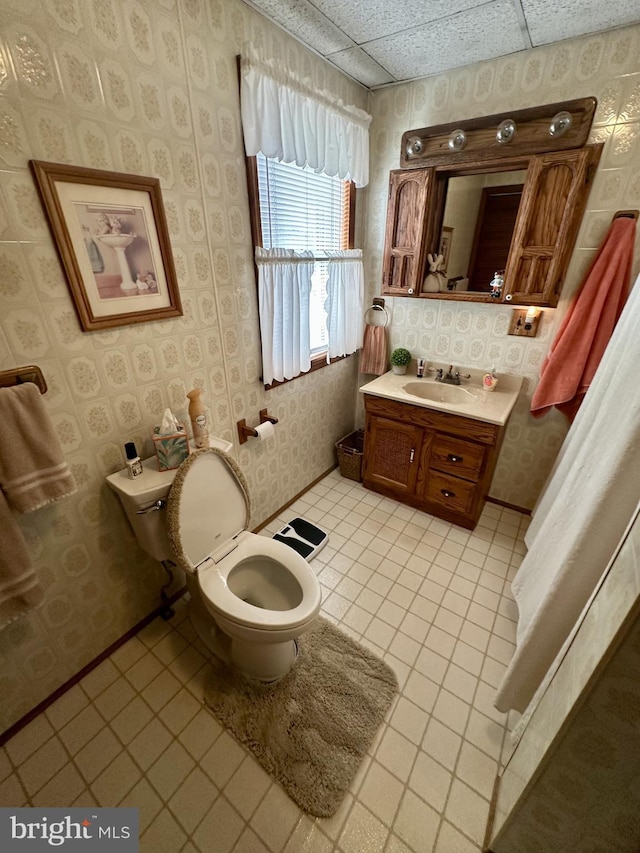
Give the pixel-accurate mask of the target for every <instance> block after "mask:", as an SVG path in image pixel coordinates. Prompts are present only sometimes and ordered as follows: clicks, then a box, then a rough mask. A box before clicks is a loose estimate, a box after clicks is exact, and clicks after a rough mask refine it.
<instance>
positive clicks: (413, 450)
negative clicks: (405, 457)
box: [409, 447, 416, 462]
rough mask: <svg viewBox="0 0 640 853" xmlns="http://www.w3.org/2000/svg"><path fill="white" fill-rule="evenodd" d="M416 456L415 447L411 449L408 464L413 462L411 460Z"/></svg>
mask: <svg viewBox="0 0 640 853" xmlns="http://www.w3.org/2000/svg"><path fill="white" fill-rule="evenodd" d="M415 455H416V450H415V447H412V448H411V453H410V454H409V462H413V458H414V456H415Z"/></svg>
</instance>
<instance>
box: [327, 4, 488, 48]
mask: <svg viewBox="0 0 640 853" xmlns="http://www.w3.org/2000/svg"><path fill="white" fill-rule="evenodd" d="M482 3H483V0H413V2H408V3H407V2H405V3H390V2H389V0H351V2H350V3H345V2H344V0H314V5H315V6H317V8H318V9H320V11H321V12H323V13H324V14H325V15H326V16H327V18H328V19H329V20H330V21H333V23H334V24H335V25H336V26H337V27H340V29H341V30H344V32H345V33H347V34H348V35H349V36H351V38H352V39H353V40H354V41H355V42H357V43H358V44H362V42H365V41H372V40H373V39H377V38H380V37H382V36H388V35H392V34H393V33H398V32H400V31H401V30H408V29H412V28H413V27H416V26H419V25H422V24H426V23H428V22H429V21H435V20H436V19H437V18H444V17H447V16H450V15H454V14H455V13H456V12H460V11H462V10H463V9H470V8H472V7H473V6H479V5H481V4H482Z"/></svg>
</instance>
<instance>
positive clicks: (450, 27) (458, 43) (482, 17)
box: [362, 0, 526, 80]
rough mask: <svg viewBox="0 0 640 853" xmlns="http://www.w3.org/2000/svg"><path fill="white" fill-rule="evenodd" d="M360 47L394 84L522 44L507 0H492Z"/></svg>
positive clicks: (502, 53) (490, 55)
mask: <svg viewBox="0 0 640 853" xmlns="http://www.w3.org/2000/svg"><path fill="white" fill-rule="evenodd" d="M362 47H363V48H364V50H366V52H367V53H368V54H369V55H370V56H371V57H372V58H373V59H375V60H376V62H378V63H379V64H380V65H382V66H383V67H384V68H386V69H387V70H388V71H389V73H390V74H392V75H393V76H394V77H395V78H396V79H397V80H409V79H412V78H415V77H426V76H429V75H432V74H439V73H441V72H443V71H448V70H450V69H452V68H459V67H460V66H462V65H471V64H472V63H474V62H480V61H481V60H483V59H493V58H495V57H497V56H503V55H505V54H508V53H514V52H515V51H518V50H524V49H525V47H526V45H525V41H524V38H523V35H522V31H521V29H520V25H519V23H518V19H517V17H516V13H515V11H514V8H513V5H512V4H511V2H510V0H495V2H493V3H487V4H485V5H484V6H481V7H478V8H475V9H469V10H467V11H464V12H460V13H459V14H457V15H452V16H451V17H449V18H441V19H439V20H438V21H433V22H432V23H430V24H427V25H425V26H421V27H416V28H415V29H412V30H406V31H404V32H401V33H396V34H395V35H393V36H388V37H387V38H381V39H377V40H375V41H371V42H367V43H366V44H364V45H362Z"/></svg>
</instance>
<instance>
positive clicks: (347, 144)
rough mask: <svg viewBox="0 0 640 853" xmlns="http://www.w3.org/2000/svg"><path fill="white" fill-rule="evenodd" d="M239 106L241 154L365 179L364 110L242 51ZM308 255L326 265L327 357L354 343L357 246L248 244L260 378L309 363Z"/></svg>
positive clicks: (359, 305)
mask: <svg viewBox="0 0 640 853" xmlns="http://www.w3.org/2000/svg"><path fill="white" fill-rule="evenodd" d="M241 111H242V126H243V131H244V140H245V150H246V152H247V155H249V156H254V155H256V154H258V153H262V154H263V155H264V156H265V157H269V158H275V159H278V160H280V161H282V162H284V163H296V165H298V166H300V167H303V166H305V165H306V166H309V167H311V168H312V169H314V171H316V172H322V173H324V174H326V175H328V176H330V177H335V176H338V177H340V178H341V179H343V180H351V181H353V183H354V184H355V185H356V186H357V187H363V186H365V185H366V184H367V183H368V180H369V124H370V122H371V116H370V115H368V113H366V112H364V111H363V110H360V109H358V108H357V107H355V106H345V105H344V104H343V103H342V102H341V101H338V100H336V99H335V98H331V97H330V96H329V95H327V94H326V93H324V92H314V91H313V90H311V89H310V88H309V87H308V86H307V85H306V84H303V83H301V82H300V81H298V80H296V79H294V78H293V77H291V76H290V75H286V74H285V73H284V72H281V71H278V70H276V69H275V68H274V67H273V66H272V65H270V64H268V63H265V62H260V61H257V60H254V59H249V58H247V57H243V58H242V61H241ZM314 259H316V260H322V261H323V262H326V264H327V270H328V279H327V287H326V291H327V297H326V301H325V306H324V307H325V311H326V312H327V337H328V351H327V358H328V359H331V358H336V357H338V356H342V355H349V354H350V353H353V352H355V351H356V349H358V348H359V347H361V346H362V335H363V299H364V271H363V265H362V251H361V250H351V249H349V250H342V251H332V252H329V251H326V252H315V253H312V252H310V251H309V252H296V251H293V250H290V249H287V248H281V249H266V250H265V249H260V248H257V249H256V265H257V267H258V293H259V313H260V330H261V336H262V364H263V381H264V383H265V384H266V385H269V384H271V382H273V381H274V380H278V381H283V380H285V379H291V378H293V377H294V376H297V375H298V374H300V373H304V372H305V371H307V370H309V369H310V367H311V345H310V323H309V319H310V299H309V297H310V293H311V276H312V273H313V271H314Z"/></svg>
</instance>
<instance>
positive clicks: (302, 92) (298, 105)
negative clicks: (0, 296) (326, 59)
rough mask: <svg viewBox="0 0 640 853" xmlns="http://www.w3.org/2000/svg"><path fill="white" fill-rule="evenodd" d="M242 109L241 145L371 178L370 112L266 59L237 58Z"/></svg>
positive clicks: (349, 176) (359, 181)
mask: <svg viewBox="0 0 640 853" xmlns="http://www.w3.org/2000/svg"><path fill="white" fill-rule="evenodd" d="M240 87H241V110H242V127H243V131H244V144H245V150H246V152H247V155H248V156H249V157H252V156H254V155H255V154H258V152H260V151H261V152H262V153H263V154H264V155H265V157H275V158H276V159H277V160H281V161H283V162H284V163H296V165H298V166H305V165H309V166H310V167H311V168H312V169H315V170H316V171H318V172H324V174H325V175H329V176H330V177H333V176H335V175H338V176H339V177H340V178H343V179H344V180H351V181H353V182H354V184H355V185H356V186H357V187H364V186H366V185H367V183H368V182H369V124H370V123H371V116H370V115H369V114H368V113H366V112H365V111H364V110H361V109H358V107H355V106H347V105H345V104H343V103H342V101H339V100H336V99H335V98H331V97H330V96H329V95H328V94H326V93H324V92H314V91H313V90H312V89H310V88H309V87H308V86H306V85H305V84H304V83H302V82H301V81H298V80H296V79H295V78H293V77H291V76H290V75H285V74H283V73H282V72H280V71H278V70H276V69H275V68H274V67H273V66H271V65H270V64H267V63H265V62H259V61H257V60H253V59H249V58H247V57H243V58H242V60H241V81H240Z"/></svg>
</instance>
